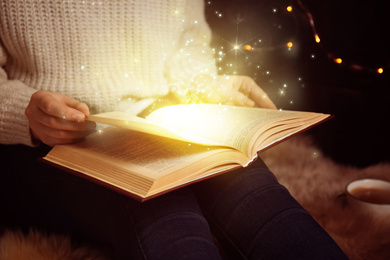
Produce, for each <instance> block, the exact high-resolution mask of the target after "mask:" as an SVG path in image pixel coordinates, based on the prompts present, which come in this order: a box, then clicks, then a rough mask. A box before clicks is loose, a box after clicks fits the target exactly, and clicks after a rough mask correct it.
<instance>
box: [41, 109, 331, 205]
mask: <svg viewBox="0 0 390 260" xmlns="http://www.w3.org/2000/svg"><path fill="white" fill-rule="evenodd" d="M327 118H329V115H326V114H320V113H311V112H295V111H279V110H270V109H262V108H248V107H235V106H226V105H210V104H196V105H174V106H167V107H163V108H160V109H158V110H156V111H154V112H152V113H151V114H150V115H148V116H147V117H146V118H140V117H135V116H130V115H127V114H124V113H122V112H109V113H103V114H97V115H92V116H89V117H88V118H87V119H88V120H92V121H96V122H99V123H103V124H108V125H113V126H109V127H106V128H103V130H100V131H96V132H95V133H93V134H91V135H89V136H88V137H87V138H86V139H85V140H84V141H81V142H79V143H75V144H70V145H57V146H55V147H54V148H53V149H52V150H51V151H50V152H49V153H48V154H47V155H46V156H45V157H44V158H43V159H44V160H46V161H49V162H51V163H53V164H55V165H59V166H61V167H64V168H66V169H68V170H70V171H71V172H73V173H75V174H78V175H80V176H82V177H84V178H87V179H89V180H92V181H95V182H97V183H99V184H102V185H105V186H108V187H110V188H112V189H115V190H117V191H119V192H122V193H124V194H127V195H129V196H131V197H134V198H136V199H138V200H141V201H143V200H146V199H149V198H152V197H155V196H157V195H159V194H162V193H165V192H168V191H170V190H172V189H176V188H179V187H182V186H184V185H188V184H190V183H192V182H196V181H200V180H202V179H205V178H208V177H210V176H214V175H217V174H221V173H223V172H226V171H229V170H232V169H234V168H237V167H246V166H247V165H249V164H250V163H251V162H252V161H253V160H254V159H256V157H257V153H258V152H259V151H262V150H264V149H266V148H267V147H270V146H272V145H274V144H276V143H278V142H281V141H283V140H285V139H286V138H288V137H290V136H292V135H294V134H297V133H299V132H301V131H303V130H305V129H307V128H309V127H312V126H314V125H316V124H319V123H321V122H323V121H324V120H326V119H327Z"/></svg>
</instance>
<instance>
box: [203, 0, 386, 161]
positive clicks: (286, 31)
mask: <svg viewBox="0 0 390 260" xmlns="http://www.w3.org/2000/svg"><path fill="white" fill-rule="evenodd" d="M288 5H290V6H292V8H293V11H292V12H288V11H287V10H286V7H287V6H288ZM385 11H386V6H385V1H380V0H370V1H361V0H359V1H352V0H326V1H325V0H316V1H309V0H303V1H288V0H287V1H286V0H252V1H250V0H239V1H238V0H213V1H206V17H207V21H208V23H209V24H210V27H211V28H212V30H213V32H214V34H213V43H212V46H213V47H214V48H215V55H216V57H217V59H219V58H220V60H219V61H218V65H219V67H220V68H221V73H222V74H223V73H226V74H234V73H236V74H245V75H249V76H251V77H253V78H254V79H255V80H256V81H257V82H258V84H259V85H260V86H261V87H262V88H263V89H265V90H266V91H267V93H268V94H269V96H270V97H271V98H272V100H273V101H274V102H275V103H276V105H277V106H278V108H282V109H286V110H287V109H289V110H305V111H315V112H323V113H330V114H333V115H335V117H334V118H333V119H331V120H330V121H328V122H326V123H324V124H322V125H320V126H317V127H315V128H313V129H312V130H310V131H308V132H307V133H306V134H309V135H311V136H312V137H313V138H314V140H315V141H316V144H317V145H318V146H319V147H320V148H321V149H322V151H323V152H324V154H325V155H326V156H328V157H330V158H332V159H333V160H334V161H336V162H338V163H341V164H347V165H354V166H358V167H365V166H369V165H372V164H375V163H378V162H385V161H386V162H390V151H389V147H390V137H389V134H390V122H389V121H390V116H389V113H390V85H389V69H390V68H389V65H390V55H389V53H390V52H389V47H388V46H389V40H388V39H386V34H388V25H389V22H388V19H389V18H388V16H386V14H385ZM310 18H312V19H310ZM311 20H312V21H313V22H314V26H312V25H311V23H310V21H311ZM314 29H315V30H314ZM315 33H317V34H318V35H319V37H320V39H321V41H320V43H317V42H316V41H315V40H314V39H315V38H314V35H315ZM290 41H291V42H292V43H293V47H292V48H290V49H289V48H288V47H287V46H286V43H287V42H290ZM247 44H249V45H250V46H252V50H246V49H245V48H244V46H245V45H247ZM234 46H239V48H238V49H234ZM338 57H339V58H342V60H343V62H342V63H341V64H337V63H335V62H334V58H338ZM379 67H382V68H383V69H384V72H383V73H382V74H379V73H377V72H376V69H377V68H379Z"/></svg>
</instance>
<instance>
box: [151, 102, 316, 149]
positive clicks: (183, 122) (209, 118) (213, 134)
mask: <svg viewBox="0 0 390 260" xmlns="http://www.w3.org/2000/svg"><path fill="white" fill-rule="evenodd" d="M313 114H314V113H307V112H295V111H279V110H271V109H262V108H248V107H237V106H225V105H211V104H201V105H177V106H169V107H164V108H161V109H159V110H156V111H154V112H153V113H152V114H150V115H149V116H148V117H147V119H148V120H150V121H151V122H154V123H156V124H159V125H162V126H164V127H165V128H167V129H169V130H170V131H172V132H175V133H177V134H178V135H180V134H181V133H188V134H190V135H194V136H201V137H203V138H205V139H208V140H212V141H213V142H215V143H219V144H223V145H226V146H229V147H233V148H235V149H238V150H240V151H243V152H244V153H247V151H248V146H249V142H250V139H252V137H253V135H254V134H261V133H259V132H258V130H259V129H264V130H266V129H267V125H270V126H269V127H271V126H272V125H274V124H277V122H281V124H286V123H283V122H282V121H283V120H285V119H288V118H299V117H301V116H306V115H313Z"/></svg>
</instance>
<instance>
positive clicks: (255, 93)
mask: <svg viewBox="0 0 390 260" xmlns="http://www.w3.org/2000/svg"><path fill="white" fill-rule="evenodd" d="M245 78H246V77H245ZM244 81H246V82H242V83H241V86H240V91H241V92H243V93H245V94H246V95H247V96H249V98H250V99H252V100H253V101H254V102H255V103H256V105H257V106H259V107H263V108H271V109H276V106H275V104H274V103H273V102H272V100H271V99H270V98H269V97H268V95H267V93H265V92H264V90H263V89H262V88H260V87H259V86H258V85H257V84H256V82H255V81H254V80H252V79H250V80H248V79H244Z"/></svg>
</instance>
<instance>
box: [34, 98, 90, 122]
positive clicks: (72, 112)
mask: <svg viewBox="0 0 390 260" xmlns="http://www.w3.org/2000/svg"><path fill="white" fill-rule="evenodd" d="M77 103H80V102H78V101H76V100H74V99H72V98H71V97H68V96H62V95H61V96H57V95H55V94H51V95H43V96H42V97H41V99H40V103H39V108H40V109H41V110H42V111H43V112H44V113H46V114H48V115H51V116H54V117H57V118H62V119H66V120H70V121H75V122H84V121H85V114H84V113H83V112H81V111H79V110H77V109H75V107H77V106H81V105H78V104H77Z"/></svg>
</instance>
